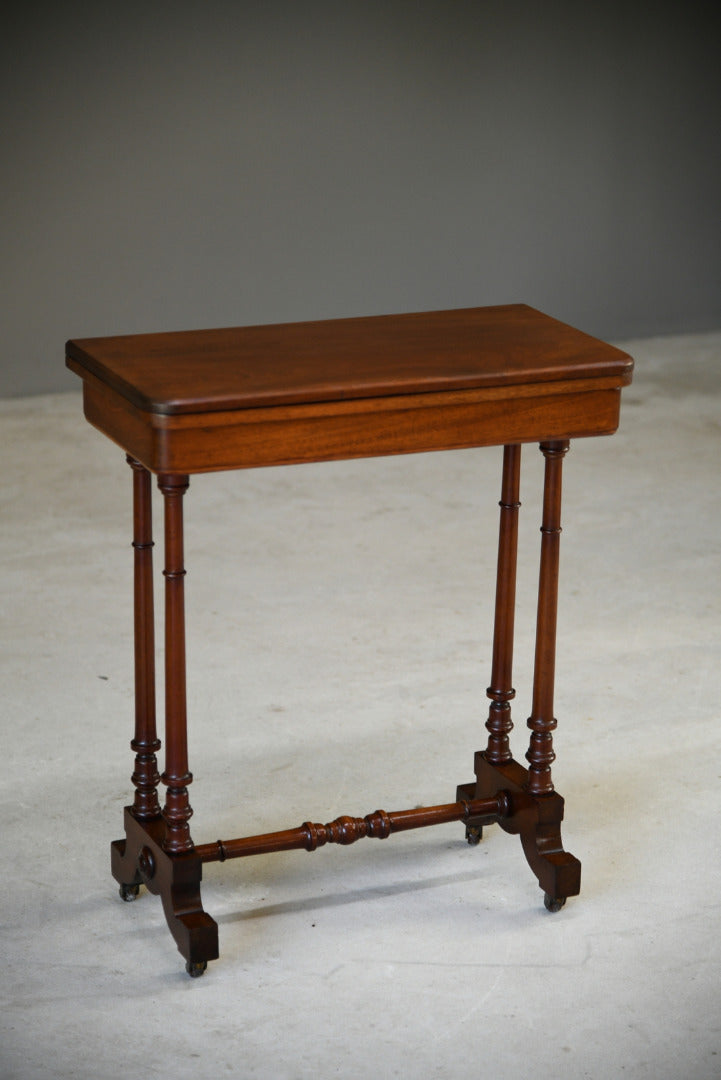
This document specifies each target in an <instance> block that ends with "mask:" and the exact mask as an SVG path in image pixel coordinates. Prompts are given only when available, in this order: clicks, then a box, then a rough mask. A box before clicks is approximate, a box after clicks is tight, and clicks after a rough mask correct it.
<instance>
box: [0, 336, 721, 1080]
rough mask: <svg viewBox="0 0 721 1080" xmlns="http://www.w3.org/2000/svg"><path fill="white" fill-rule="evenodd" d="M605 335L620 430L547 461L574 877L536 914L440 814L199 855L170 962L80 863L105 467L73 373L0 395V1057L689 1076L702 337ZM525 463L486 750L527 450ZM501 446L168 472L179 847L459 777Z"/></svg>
mask: <svg viewBox="0 0 721 1080" xmlns="http://www.w3.org/2000/svg"><path fill="white" fill-rule="evenodd" d="M626 344H627V347H628V348H629V350H630V351H631V352H632V353H633V354H634V355H635V357H636V359H637V375H636V381H635V383H634V385H633V386H632V387H631V388H630V389H629V390H628V391H627V392H626V393H625V398H624V407H623V409H622V423H621V429H620V431H619V433H618V434H617V435H616V436H614V437H613V438H610V439H597V440H589V441H585V442H584V441H583V440H579V441H578V442H577V443H575V444H574V446H573V447H572V449H571V453H570V454H569V455H568V457H567V459H566V464H565V487H564V533H563V540H562V562H561V570H562V575H561V602H560V623H559V657H558V667H557V693H556V714H557V716H558V719H559V727H558V731H557V736H556V749H557V751H558V759H557V762H556V765H555V771H554V776H555V781H556V786H557V788H558V790H559V791H560V792H561V793H562V794H563V795H564V796H565V798H566V821H565V824H564V838H565V842H566V847H567V848H568V849H569V850H571V851H572V852H573V853H574V854H576V855H577V856H578V857H579V858H580V859H581V861H582V863H583V885H582V894H581V896H580V897H579V898H577V899H573V900H570V901H569V902H568V904H567V905H566V907H565V909H564V910H563V911H562V912H560V913H559V914H556V915H550V914H548V913H547V912H546V911H545V910H544V908H543V903H542V895H541V892H540V890H539V889H538V887H537V884H536V881H535V878H533V876H532V874H531V872H530V870H529V869H528V867H527V865H526V863H525V859H524V857H523V854H522V852H521V848H520V844H519V842H518V840H517V838H516V837H511V836H508V835H506V834H505V833H503V832H501V830H500V829H498V828H491V829H488V830H487V832H486V836H485V838H484V841H483V843H482V845H481V846H480V847H477V848H470V847H469V846H468V845H467V844H466V843H465V842H464V838H463V827H462V826H461V825H458V824H455V825H445V826H439V827H436V828H435V829H430V830H422V831H418V832H413V833H406V834H403V835H398V836H392V837H390V838H389V839H388V840H385V841H383V842H382V843H378V842H376V841H363V842H361V843H359V844H356V845H354V846H353V847H350V848H338V847H333V848H325V849H324V850H322V851H318V852H317V853H315V854H313V855H309V854H307V853H305V852H290V853H286V854H279V855H273V856H267V857H257V858H255V859H248V860H237V861H236V862H231V863H226V864H225V865H224V866H218V865H214V866H209V867H207V868H206V872H205V881H204V885H203V895H204V902H205V907H206V909H207V910H208V911H210V913H211V914H213V915H214V916H215V917H216V918H217V920H218V922H219V924H220V941H221V959H220V960H219V961H217V962H215V963H212V964H211V965H210V966H209V969H208V972H207V974H206V975H205V976H204V977H203V978H201V979H197V980H191V979H189V978H188V977H187V975H186V974H185V972H184V968H183V963H182V960H181V957H180V955H179V954H178V952H177V951H176V949H175V946H174V944H173V942H172V940H171V938H170V935H169V934H168V932H167V929H166V927H165V923H164V919H163V915H162V911H161V907H160V903H159V901H158V900H157V899H156V898H154V897H151V896H148V895H147V894H144V895H141V897H140V898H139V899H138V901H137V902H136V903H134V904H124V903H122V901H121V900H120V898H119V897H118V894H117V888H116V886H115V883H114V882H113V880H112V879H111V877H110V874H109V857H108V845H109V842H110V841H111V840H112V839H114V838H116V837H117V836H120V835H121V827H120V825H121V813H122V806H123V805H124V803H125V801H127V797H128V789H129V786H130V785H129V774H130V772H131V769H132V760H131V753H130V750H129V748H128V742H129V739H130V737H131V730H130V725H131V722H132V712H133V697H132V694H133V691H132V681H131V680H132V651H131V649H132V646H131V637H130V628H131V576H130V570H131V552H130V548H129V546H128V545H129V539H130V535H129V529H130V524H129V485H130V470H129V469H128V468H127V466H126V465H125V463H124V460H123V455H122V453H121V452H120V451H119V450H118V449H117V448H115V447H114V446H113V445H112V444H110V443H109V442H108V441H107V440H106V439H104V438H103V437H102V436H100V435H99V434H97V433H96V432H95V431H93V429H91V428H90V427H89V426H88V425H87V424H86V423H85V421H84V420H83V418H82V412H81V403H80V397H79V395H78V394H75V393H68V394H63V395H53V396H48V397H39V398H34V399H25V400H19V401H6V402H2V403H0V431H2V445H3V479H2V485H1V492H2V521H3V529H2V549H1V552H0V566H1V568H2V580H3V593H4V600H3V633H2V656H1V662H2V670H3V676H2V731H3V739H2V747H3V751H2V754H3V756H2V779H1V785H2V787H1V790H2V838H1V841H0V845H1V846H0V882H1V885H0V887H1V889H2V899H1V902H0V918H1V919H2V950H3V977H2V983H1V985H0V996H1V999H2V1011H1V1013H0V1046H1V1049H0V1076H2V1078H3V1080H30V1078H33V1080H35V1078H45V1077H48V1078H54V1080H61V1078H70V1077H73V1078H83V1080H84V1078H88V1080H105V1078H111V1077H119V1076H121V1077H123V1076H138V1077H139V1076H144V1077H152V1078H162V1080H165V1078H168V1077H173V1078H174V1080H185V1078H191V1077H192V1078H194V1080H197V1078H199V1077H201V1078H212V1080H217V1078H218V1077H225V1076H228V1077H239V1078H245V1077H259V1078H272V1080H285V1078H288V1080H296V1078H297V1080H301V1078H306V1077H309V1078H310V1077H312V1078H314V1080H315V1078H325V1077H344V1078H349V1080H377V1078H380V1080H384V1078H386V1077H400V1078H413V1080H419V1078H420V1080H425V1078H428V1080H432V1078H453V1080H455V1078H459V1080H460V1078H463V1077H467V1076H476V1077H483V1076H493V1077H498V1078H499V1080H504V1078H509V1080H513V1078H516V1077H518V1078H520V1077H527V1076H533V1077H535V1078H538V1080H546V1078H548V1080H552V1078H569V1080H570V1078H573V1080H577V1078H586V1077H589V1078H593V1080H606V1078H615V1077H624V1078H625V1080H640V1078H646V1077H648V1078H649V1080H666V1078H668V1080H710V1078H713V1077H719V1076H721V1030H720V1027H721V1024H720V1021H721V978H720V967H719V964H720V961H721V908H720V905H721V865H720V863H719V855H720V852H719V846H720V845H719V811H720V810H721V761H720V758H719V747H720V745H721V727H720V725H719V719H720V714H719V709H720V707H721V706H720V702H721V663H720V662H719V661H720V657H719V652H720V649H719V629H720V626H721V565H720V563H721V542H720V537H719V530H720V528H721V492H720V483H719V480H720V477H721V333H717V334H710V335H702V336H693V337H676V338H663V339H654V340H646V341H642V342H632V343H626ZM524 469H525V471H524V476H523V488H522V499H523V502H524V507H523V510H522V512H521V513H522V519H521V522H522V524H521V551H520V566H521V570H520V579H519V596H518V613H517V628H518V644H517V665H516V671H517V674H516V679H515V682H516V686H517V689H518V695H517V699H516V702H515V703H514V708H515V719H516V730H515V733H514V739H515V741H514V744H513V746H514V750H515V753H516V756H517V757H522V755H523V753H524V750H525V742H526V736H527V731H526V727H525V719H526V717H527V715H528V711H529V706H530V668H531V654H532V636H533V633H532V632H533V623H534V618H535V610H534V603H535V584H536V576H537V552H538V525H539V523H540V516H539V484H540V480H541V458H540V454H539V453H538V450H537V449H536V448H535V447H528V448H526V449H525V450H524ZM499 472H500V451H499V450H498V449H492V450H471V451H462V452H455V453H448V454H436V455H430V456H429V455H419V456H415V457H407V458H392V459H380V460H373V461H361V462H351V463H334V464H329V465H318V466H304V467H296V468H292V469H281V470H260V471H255V472H247V473H228V474H221V475H215V476H206V477H198V478H195V479H193V480H192V482H191V487H190V492H189V494H188V496H187V497H186V503H185V508H186V522H187V550H186V565H187V567H188V577H187V580H186V586H187V606H188V620H189V630H188V657H189V669H190V676H189V713H190V754H191V768H192V770H193V772H194V774H195V783H194V784H193V787H192V788H191V796H192V801H193V805H194V807H195V817H194V819H193V827H194V836H195V839H196V840H197V841H198V842H201V841H202V842H205V841H208V840H214V839H216V838H217V837H218V836H221V837H224V838H229V837H232V836H237V835H243V834H248V833H253V832H264V831H269V830H274V829H282V828H288V827H291V826H295V825H299V824H300V823H301V822H302V821H304V820H306V819H308V818H310V819H311V820H315V821H329V820H331V818H332V817H335V816H336V815H338V814H342V813H349V814H353V815H361V816H362V815H363V814H366V813H368V812H370V811H372V810H375V809H376V808H378V807H382V808H383V809H386V810H396V809H402V808H405V807H408V806H415V805H419V804H423V803H425V804H430V803H437V802H446V801H452V800H453V799H454V797H455V788H456V784H458V783H459V782H465V781H468V780H471V779H472V763H473V751H474V750H475V749H477V748H478V747H479V746H482V745H485V739H484V735H485V732H484V728H483V724H484V721H485V718H486V715H487V701H486V698H485V688H486V686H487V684H488V677H489V668H490V633H491V620H492V607H493V584H494V570H495V542H496V530H497V517H496V515H497V500H498V497H499ZM157 507H158V503H157V501H156V508H157ZM161 548H162V545H161ZM161 580H162V579H161V577H160V574H159V573H158V574H157V578H156V581H157V582H158V589H160V582H161Z"/></svg>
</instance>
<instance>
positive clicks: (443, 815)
mask: <svg viewBox="0 0 721 1080" xmlns="http://www.w3.org/2000/svg"><path fill="white" fill-rule="evenodd" d="M509 802H510V800H509V796H508V793H507V792H505V791H499V792H498V793H497V794H496V795H494V796H492V797H490V798H487V799H463V800H461V801H460V802H454V803H444V804H443V805H442V806H421V807H416V808H415V809H412V810H394V811H392V812H391V813H387V812H386V811H385V810H375V811H374V812H373V813H372V814H367V815H366V816H365V817H363V818H354V817H346V816H343V817H339V818H336V819H335V821H331V822H329V823H328V824H326V825H319V824H314V823H313V822H311V821H306V822H304V823H303V824H302V825H301V826H300V827H299V828H297V829H284V830H282V831H281V832H273V833H263V834H262V835H260V836H245V837H240V838H238V839H236V840H216V841H215V843H212V844H198V845H196V848H195V854H196V855H199V856H200V858H201V860H202V861H203V862H204V863H208V862H225V860H226V859H239V858H241V857H243V856H246V855H267V854H269V853H271V852H274V851H292V850H294V849H299V848H301V849H303V848H304V849H305V850H306V851H315V850H316V848H319V847H323V846H324V845H325V844H344V845H346V844H354V843H355V842H356V840H361V839H363V837H366V836H367V837H375V838H376V839H378V840H383V839H385V837H387V836H390V834H391V833H393V832H405V831H406V830H408V829H423V828H427V827H428V826H430V825H442V824H444V823H446V822H450V821H468V820H470V819H472V818H481V817H492V818H502V817H506V816H507V815H508V813H509Z"/></svg>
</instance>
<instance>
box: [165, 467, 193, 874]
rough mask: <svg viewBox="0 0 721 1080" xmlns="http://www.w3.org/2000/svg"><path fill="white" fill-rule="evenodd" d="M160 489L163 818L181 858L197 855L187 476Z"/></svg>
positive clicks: (168, 842)
mask: <svg viewBox="0 0 721 1080" xmlns="http://www.w3.org/2000/svg"><path fill="white" fill-rule="evenodd" d="M158 486H159V488H160V490H161V491H162V493H163V496H164V504H165V570H164V571H163V574H164V576H165V772H164V773H163V775H162V777H161V779H162V781H163V783H164V784H166V785H167V792H166V796H165V806H164V807H163V818H164V819H165V823H166V825H167V832H166V834H165V839H164V840H163V847H164V848H165V850H166V851H168V852H170V853H171V854H174V855H177V854H180V853H181V852H184V851H191V850H192V848H193V841H192V839H191V836H190V826H189V825H188V822H189V821H190V818H191V817H192V814H193V811H192V809H191V806H190V800H189V798H188V785H189V784H191V783H192V782H193V777H192V774H191V772H190V771H189V769H188V731H187V709H186V693H185V596H184V594H185V589H184V583H185V567H184V565H183V562H184V556H183V496H184V495H185V492H186V491H187V490H188V477H187V476H161V477H159V478H158Z"/></svg>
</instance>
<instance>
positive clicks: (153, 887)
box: [110, 807, 218, 977]
mask: <svg viewBox="0 0 721 1080" xmlns="http://www.w3.org/2000/svg"><path fill="white" fill-rule="evenodd" d="M165 831H166V826H165V822H164V821H163V820H162V818H161V819H156V820H153V821H145V822H140V821H138V820H137V819H136V818H135V817H134V816H133V813H132V811H131V809H130V808H129V807H126V810H125V834H126V835H125V839H124V840H116V841H115V842H114V843H113V844H111V848H110V850H111V869H112V874H113V877H114V878H115V880H116V881H117V882H118V883H119V884H120V892H121V896H123V899H130V898H131V896H130V894H131V893H133V892H134V893H135V895H137V891H138V887H139V886H140V885H141V884H142V885H145V886H146V888H147V889H148V891H149V892H151V893H154V894H155V895H156V896H160V898H161V900H162V903H163V910H164V912H165V918H166V921H167V923H168V928H169V930H170V932H171V934H172V935H173V937H174V939H175V943H176V945H177V946H178V949H179V951H180V953H181V955H182V956H183V957H184V958H185V961H186V970H187V971H188V973H189V974H190V975H191V976H193V977H197V976H198V975H202V973H203V971H205V968H206V967H207V964H208V961H209V960H217V958H218V925H217V923H216V922H215V920H214V919H211V917H210V915H208V914H207V913H206V912H205V911H203V904H202V901H201V897H200V881H201V878H202V875H203V864H202V861H201V859H200V857H199V856H198V855H197V854H196V853H195V852H194V851H189V852H183V853H182V854H180V855H169V854H168V853H167V852H166V851H164V850H163V840H164V837H165ZM126 894H127V895H126Z"/></svg>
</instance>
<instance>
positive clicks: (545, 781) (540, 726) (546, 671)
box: [526, 442, 569, 795]
mask: <svg viewBox="0 0 721 1080" xmlns="http://www.w3.org/2000/svg"><path fill="white" fill-rule="evenodd" d="M568 445H569V444H568V442H549V443H541V452H542V454H543V456H544V457H545V459H546V468H545V479H544V486H543V524H542V525H541V536H542V539H541V567H540V572H539V582H538V615H537V620H536V656H535V664H534V669H533V705H532V708H531V715H530V717H529V720H528V726H529V728H530V729H531V732H532V734H531V739H530V745H529V748H528V753H527V754H526V759H527V760H528V762H529V768H528V790H529V792H530V793H531V795H550V794H551V792H552V791H553V781H552V779H551V765H552V764H553V762H554V761H555V758H556V755H555V753H554V752H553V732H554V731H555V729H556V726H557V721H556V719H555V718H554V715H553V690H554V681H555V672H556V615H557V610H558V559H559V549H560V544H561V472H562V468H563V458H564V455H565V454H566V452H567V450H568Z"/></svg>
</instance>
